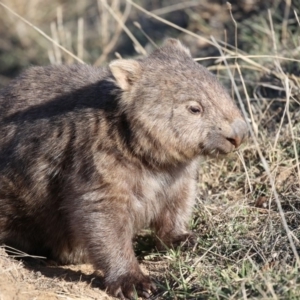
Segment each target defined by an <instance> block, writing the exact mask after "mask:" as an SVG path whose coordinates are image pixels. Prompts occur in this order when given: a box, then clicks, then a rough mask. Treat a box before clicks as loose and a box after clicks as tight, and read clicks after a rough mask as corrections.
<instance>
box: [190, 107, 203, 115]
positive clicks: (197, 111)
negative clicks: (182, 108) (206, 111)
mask: <svg viewBox="0 0 300 300" xmlns="http://www.w3.org/2000/svg"><path fill="white" fill-rule="evenodd" d="M188 111H189V112H190V113H192V114H194V115H198V114H200V113H201V112H202V109H201V107H200V106H199V105H191V106H188Z"/></svg>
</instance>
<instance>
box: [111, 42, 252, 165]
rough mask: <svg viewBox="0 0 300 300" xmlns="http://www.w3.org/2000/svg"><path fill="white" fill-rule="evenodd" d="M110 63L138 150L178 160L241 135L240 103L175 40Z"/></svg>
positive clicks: (227, 145) (235, 141)
mask: <svg viewBox="0 0 300 300" xmlns="http://www.w3.org/2000/svg"><path fill="white" fill-rule="evenodd" d="M109 67H110V70H111V71H112V74H113V76H114V78H115V80H116V83H117V85H118V86H119V87H120V88H121V89H122V90H123V92H122V99H121V104H122V106H123V108H124V111H125V113H126V116H127V119H128V120H129V122H130V124H131V128H132V131H133V132H134V136H135V143H137V144H138V145H136V147H134V148H135V151H137V152H139V153H140V154H141V153H144V154H147V153H148V154H147V155H148V158H149V157H151V158H153V159H155V160H156V161H159V160H160V162H161V163H162V162H163V161H165V160H167V161H169V162H171V161H177V162H178V161H185V160H188V159H191V158H193V157H195V156H197V155H200V154H205V155H218V154H227V153H229V152H231V151H233V150H235V149H236V148H238V147H239V146H240V144H241V143H242V142H243V141H244V140H245V138H246V136H247V134H248V130H247V125H246V123H245V121H244V119H243V117H242V116H241V113H240V111H239V109H238V108H237V106H236V105H235V104H234V102H233V101H232V99H231V98H230V97H229V95H228V93H227V92H226V90H225V89H224V88H223V87H222V86H221V85H220V83H219V82H218V81H217V80H216V78H215V76H214V75H212V74H211V73H210V72H209V71H208V70H207V69H205V68H204V67H202V66H201V65H199V64H198V63H196V62H195V61H194V60H193V59H192V57H191V55H190V52H189V50H188V49H187V48H185V47H184V46H183V45H182V44H181V43H180V42H179V41H177V40H174V39H169V40H167V41H166V43H165V44H164V45H163V46H162V47H161V48H160V49H158V50H156V51H154V52H153V53H152V54H151V55H150V56H148V57H147V58H145V59H143V60H116V61H113V62H112V63H111V64H110V66H109Z"/></svg>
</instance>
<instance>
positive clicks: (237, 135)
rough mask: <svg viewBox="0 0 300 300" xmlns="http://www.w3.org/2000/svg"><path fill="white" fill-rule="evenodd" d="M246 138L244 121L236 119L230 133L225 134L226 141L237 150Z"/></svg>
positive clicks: (246, 130)
mask: <svg viewBox="0 0 300 300" xmlns="http://www.w3.org/2000/svg"><path fill="white" fill-rule="evenodd" d="M247 137H248V127H247V124H246V122H245V121H244V120H242V119H236V120H235V121H234V122H233V123H232V124H231V131H230V133H229V134H227V136H226V139H227V141H229V142H230V143H231V144H232V145H233V146H234V147H235V148H238V147H239V146H240V145H241V144H242V143H243V142H244V141H245V140H246V139H247Z"/></svg>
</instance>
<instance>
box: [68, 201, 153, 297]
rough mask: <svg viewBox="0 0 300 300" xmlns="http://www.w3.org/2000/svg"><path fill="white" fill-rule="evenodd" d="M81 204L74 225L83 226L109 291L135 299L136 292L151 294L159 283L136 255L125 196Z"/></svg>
mask: <svg viewBox="0 0 300 300" xmlns="http://www.w3.org/2000/svg"><path fill="white" fill-rule="evenodd" d="M84 202H86V201H84ZM80 207H81V208H80V209H81V211H78V212H77V213H76V214H78V215H76V218H75V219H77V224H73V226H76V230H78V227H80V229H79V230H80V231H81V237H82V239H83V242H84V243H85V246H86V247H87V248H88V254H89V257H90V259H91V261H92V263H93V264H94V267H95V268H96V269H100V270H103V271H104V277H105V285H106V287H107V290H108V292H109V293H110V294H111V295H113V296H116V297H119V298H121V299H127V298H128V299H132V298H134V296H135V295H136V292H137V294H138V295H139V296H142V297H149V295H150V294H151V293H152V292H153V291H154V290H155V286H154V285H153V284H152V283H151V281H150V278H149V277H148V276H145V275H144V274H143V273H142V271H141V269H140V267H139V264H138V261H137V259H136V257H135V254H134V251H133V246H132V237H133V224H132V222H131V219H130V215H129V213H128V210H127V209H126V203H124V200H123V199H118V200H117V199H113V200H110V199H104V200H98V201H97V200H96V201H89V202H88V203H85V204H83V205H80Z"/></svg>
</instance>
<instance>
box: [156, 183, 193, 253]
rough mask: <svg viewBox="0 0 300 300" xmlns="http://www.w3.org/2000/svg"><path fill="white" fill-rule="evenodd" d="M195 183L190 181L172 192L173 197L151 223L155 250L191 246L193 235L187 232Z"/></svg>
mask: <svg viewBox="0 0 300 300" xmlns="http://www.w3.org/2000/svg"><path fill="white" fill-rule="evenodd" d="M195 186H196V182H195V181H194V180H193V179H191V180H190V181H189V182H187V183H186V184H182V185H181V186H180V187H179V186H178V189H176V191H174V193H173V197H172V198H171V199H170V201H169V203H168V205H167V206H166V207H165V209H164V210H163V211H162V212H161V214H160V215H159V217H158V218H157V219H156V220H155V222H154V223H153V227H154V229H155V232H156V236H157V240H158V241H157V248H158V249H160V250H163V249H165V247H166V246H167V247H170V246H172V245H173V246H176V245H178V244H180V243H182V242H183V243H185V245H187V246H190V245H193V244H194V243H195V241H196V237H195V235H194V234H193V233H192V232H191V231H190V230H189V228H188V223H189V220H190V218H191V214H192V209H193V206H194V203H195V198H196V189H195Z"/></svg>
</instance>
